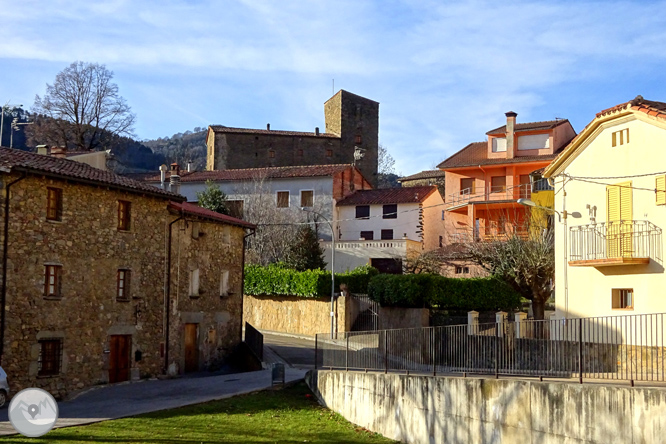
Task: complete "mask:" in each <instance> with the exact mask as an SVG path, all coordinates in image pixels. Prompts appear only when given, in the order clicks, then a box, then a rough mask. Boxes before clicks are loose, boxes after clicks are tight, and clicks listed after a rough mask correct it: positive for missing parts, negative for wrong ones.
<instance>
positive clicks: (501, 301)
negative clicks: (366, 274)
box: [368, 273, 521, 311]
mask: <svg viewBox="0 0 666 444" xmlns="http://www.w3.org/2000/svg"><path fill="white" fill-rule="evenodd" d="M368 295H369V296H370V298H371V299H373V300H375V301H377V302H379V303H380V304H381V305H382V306H389V307H391V306H392V307H436V308H444V309H459V310H477V311H478V310H510V309H513V308H516V307H518V306H520V301H521V299H520V296H519V295H518V293H516V292H515V291H514V290H513V289H512V288H511V287H509V286H508V285H507V284H505V283H504V282H502V281H500V280H499V279H496V278H493V277H485V278H447V277H444V276H439V275H435V274H425V273H423V274H406V275H395V274H381V275H378V276H375V277H373V278H372V279H371V280H370V283H369V285H368Z"/></svg>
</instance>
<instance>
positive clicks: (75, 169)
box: [0, 147, 185, 201]
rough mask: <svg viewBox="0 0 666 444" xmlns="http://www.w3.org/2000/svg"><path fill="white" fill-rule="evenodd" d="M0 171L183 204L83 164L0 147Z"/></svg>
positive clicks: (167, 194)
mask: <svg viewBox="0 0 666 444" xmlns="http://www.w3.org/2000/svg"><path fill="white" fill-rule="evenodd" d="M0 170H4V171H6V172H9V171H22V172H27V173H38V174H41V175H45V176H50V177H56V178H60V179H67V180H72V181H77V182H82V183H88V184H92V185H104V186H108V187H112V188H116V189H121V190H124V191H129V192H133V193H141V194H150V195H152V196H155V197H160V198H164V199H171V200H177V201H182V200H185V197H183V196H181V195H179V194H175V193H171V192H169V191H165V190H161V189H159V188H155V187H153V186H151V185H148V184H145V183H143V182H139V181H137V180H133V179H130V178H129V177H124V176H119V175H117V174H114V173H112V172H110V171H103V170H100V169H98V168H94V167H91V166H90V165H87V164H85V163H81V162H76V161H74V160H69V159H60V158H57V157H52V156H45V155H42V154H36V153H30V152H28V151H21V150H17V149H13V148H4V147H0Z"/></svg>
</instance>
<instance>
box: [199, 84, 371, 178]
mask: <svg viewBox="0 0 666 444" xmlns="http://www.w3.org/2000/svg"><path fill="white" fill-rule="evenodd" d="M324 117H325V125H326V127H325V130H324V132H320V131H319V128H315V129H314V131H313V132H299V131H278V130H274V129H271V127H270V124H268V125H267V126H266V129H265V130H262V129H248V128H230V127H227V126H223V125H210V126H209V127H208V135H207V137H206V144H207V146H208V154H207V159H206V169H207V170H209V171H214V170H234V169H247V168H267V167H284V166H296V165H335V164H351V163H354V164H355V165H356V167H357V168H358V169H359V170H360V171H361V172H362V173H363V176H364V177H365V178H366V179H367V180H368V181H369V182H370V183H371V184H372V185H373V186H376V184H377V160H378V147H379V142H378V140H379V103H377V102H375V101H373V100H370V99H366V98H364V97H361V96H357V95H356V94H352V93H350V92H347V91H344V90H340V91H338V92H337V93H336V94H335V95H334V96H333V97H331V98H330V99H329V100H327V101H326V103H325V104H324Z"/></svg>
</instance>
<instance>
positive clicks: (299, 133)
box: [210, 125, 340, 139]
mask: <svg viewBox="0 0 666 444" xmlns="http://www.w3.org/2000/svg"><path fill="white" fill-rule="evenodd" d="M210 129H211V130H213V132H216V133H230V134H262V135H269V136H291V137H294V136H296V137H321V138H324V139H339V138H340V136H338V135H337V134H332V133H319V134H315V133H314V132H303V131H280V130H265V129H252V128H232V127H230V126H224V125H210Z"/></svg>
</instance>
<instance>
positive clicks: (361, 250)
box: [319, 239, 423, 273]
mask: <svg viewBox="0 0 666 444" xmlns="http://www.w3.org/2000/svg"><path fill="white" fill-rule="evenodd" d="M319 245H321V247H322V248H323V249H324V250H325V251H324V259H325V260H326V261H327V264H326V269H327V270H330V269H331V268H330V263H328V262H329V259H330V257H331V242H330V241H326V242H320V243H319ZM422 250H423V244H422V243H421V242H417V241H413V240H410V239H387V240H349V241H345V240H342V241H336V242H335V271H336V273H337V272H341V271H347V270H352V269H354V268H356V267H358V266H359V265H365V264H368V263H370V262H371V259H398V260H404V259H407V258H409V257H411V256H412V255H417V254H419V253H421V252H422Z"/></svg>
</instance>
